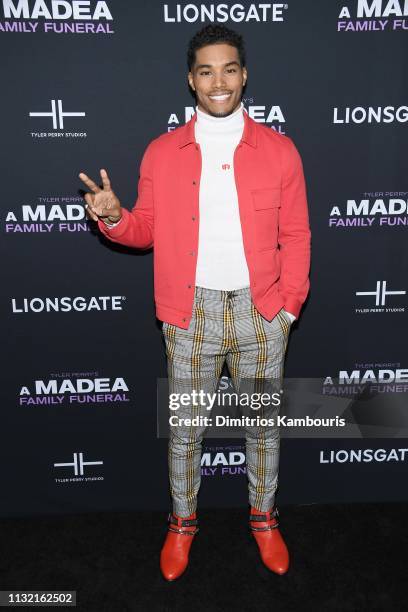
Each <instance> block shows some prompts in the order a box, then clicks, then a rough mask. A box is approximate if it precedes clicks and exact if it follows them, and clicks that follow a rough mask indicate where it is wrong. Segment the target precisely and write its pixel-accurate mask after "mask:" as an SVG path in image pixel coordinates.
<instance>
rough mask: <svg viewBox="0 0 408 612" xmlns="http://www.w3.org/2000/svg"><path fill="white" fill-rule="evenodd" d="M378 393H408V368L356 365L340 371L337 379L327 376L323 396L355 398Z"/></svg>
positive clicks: (389, 364) (397, 364)
mask: <svg viewBox="0 0 408 612" xmlns="http://www.w3.org/2000/svg"><path fill="white" fill-rule="evenodd" d="M367 390H368V391H369V392H370V393H373V394H378V393H392V394H394V393H407V391H408V368H402V367H401V363H399V362H397V363H392V362H391V363H390V362H380V363H355V364H354V367H353V368H351V369H348V370H339V371H338V373H337V377H333V376H326V378H325V379H324V381H323V388H322V394H323V395H337V396H353V395H360V394H361V393H363V391H364V392H365V391H367Z"/></svg>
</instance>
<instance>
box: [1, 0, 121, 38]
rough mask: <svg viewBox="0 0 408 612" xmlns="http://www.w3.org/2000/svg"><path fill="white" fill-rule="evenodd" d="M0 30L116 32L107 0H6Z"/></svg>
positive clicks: (4, 31) (82, 32)
mask: <svg viewBox="0 0 408 612" xmlns="http://www.w3.org/2000/svg"><path fill="white" fill-rule="evenodd" d="M2 4H3V19H4V21H0V32H3V33H22V34H31V35H32V34H35V33H37V32H41V33H44V34H82V35H84V34H85V35H86V34H114V30H113V28H112V21H113V17H112V13H111V12H110V10H109V7H108V4H107V2H95V1H92V2H89V1H87V0H81V1H80V2H78V1H75V0H74V1H68V0H3V2H2Z"/></svg>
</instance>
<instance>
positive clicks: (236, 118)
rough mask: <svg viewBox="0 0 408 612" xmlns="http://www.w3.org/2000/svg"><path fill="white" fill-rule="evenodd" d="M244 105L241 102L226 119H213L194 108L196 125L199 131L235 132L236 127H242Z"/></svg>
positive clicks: (211, 116)
mask: <svg viewBox="0 0 408 612" xmlns="http://www.w3.org/2000/svg"><path fill="white" fill-rule="evenodd" d="M244 110H245V109H244V104H243V102H242V101H241V104H240V106H239V107H238V108H237V110H235V111H234V112H233V113H231V114H230V115H228V116H227V117H214V116H213V115H209V114H208V113H205V112H204V111H202V110H200V109H199V108H198V106H196V113H197V121H196V125H197V127H198V128H199V129H201V130H205V131H206V132H219V131H229V130H236V129H237V128H238V127H243V125H244V116H243V111H244Z"/></svg>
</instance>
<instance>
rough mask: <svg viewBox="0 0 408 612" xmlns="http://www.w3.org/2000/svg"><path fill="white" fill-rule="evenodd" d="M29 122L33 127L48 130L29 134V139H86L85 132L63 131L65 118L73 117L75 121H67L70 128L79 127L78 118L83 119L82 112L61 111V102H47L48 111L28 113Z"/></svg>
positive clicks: (83, 113)
mask: <svg viewBox="0 0 408 612" xmlns="http://www.w3.org/2000/svg"><path fill="white" fill-rule="evenodd" d="M28 115H29V117H30V118H31V120H32V121H33V122H34V121H35V125H38V126H46V127H48V129H49V130H51V128H52V130H54V131H47V132H44V131H42V132H38V131H35V132H30V135H31V138H39V139H44V138H54V139H55V138H86V137H87V134H86V132H83V131H80V132H77V131H65V130H66V129H67V127H66V125H65V123H66V122H65V118H66V117H69V118H70V119H71V118H72V117H75V121H72V120H70V121H67V123H68V124H69V125H70V126H71V125H74V126H77V125H79V121H80V120H79V118H82V117H85V112H84V111H72V110H70V111H66V110H64V109H63V105H62V100H49V107H48V109H43V110H35V111H30V112H29V113H28Z"/></svg>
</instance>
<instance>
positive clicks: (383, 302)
mask: <svg viewBox="0 0 408 612" xmlns="http://www.w3.org/2000/svg"><path fill="white" fill-rule="evenodd" d="M406 293H407V292H406V291H405V289H394V288H392V289H391V288H390V287H389V286H388V284H387V281H386V280H378V281H376V284H375V286H373V287H370V288H367V289H361V290H359V291H356V292H355V295H356V296H357V297H358V298H360V300H361V302H362V304H371V306H367V307H363V306H360V307H357V308H355V312H356V314H371V313H376V314H378V313H380V314H384V313H403V312H405V306H396V305H395V304H396V303H398V302H399V303H400V304H401V298H400V299H399V300H398V301H397V300H396V298H395V296H402V295H404V296H405V295H406ZM404 302H405V300H404Z"/></svg>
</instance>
